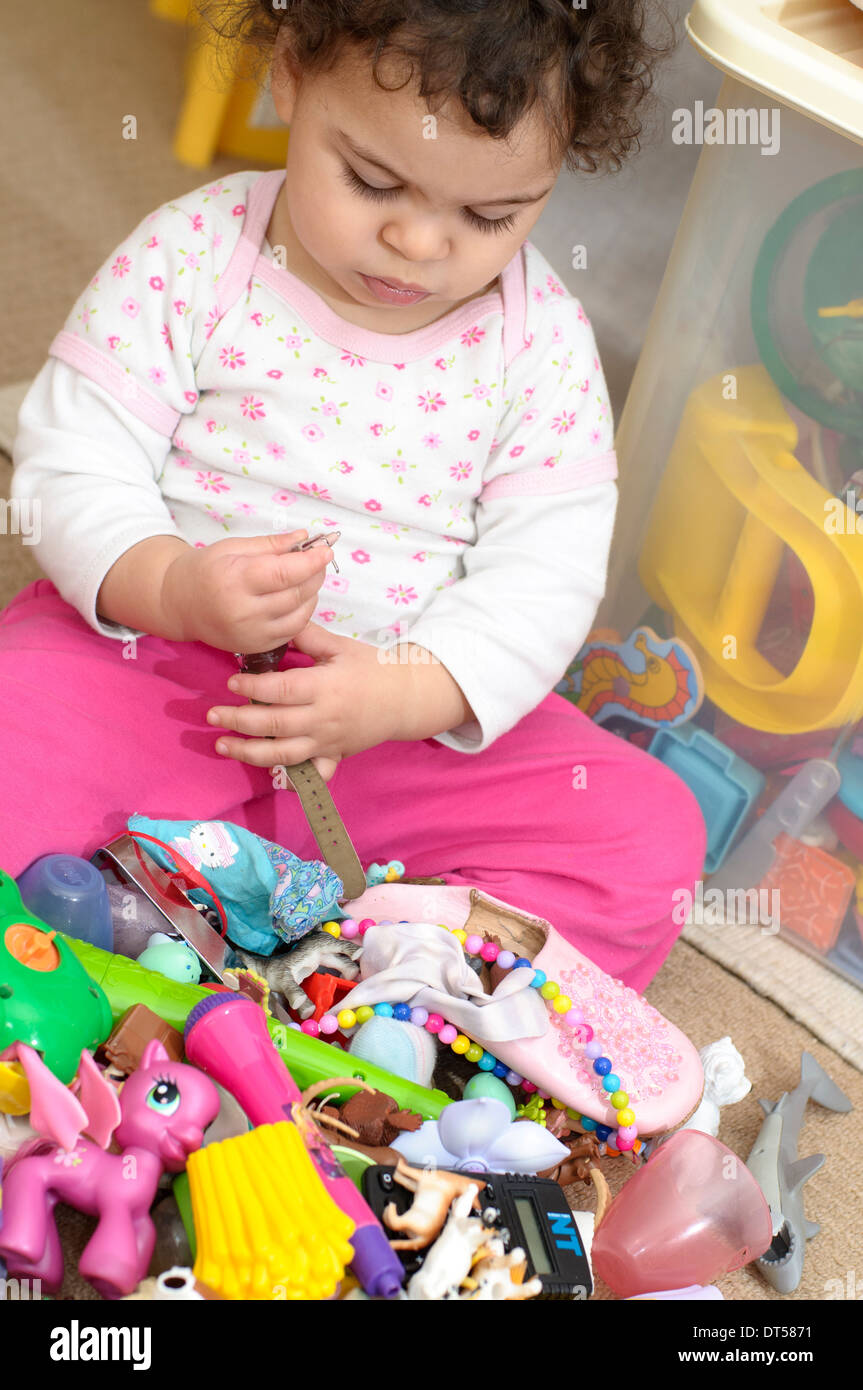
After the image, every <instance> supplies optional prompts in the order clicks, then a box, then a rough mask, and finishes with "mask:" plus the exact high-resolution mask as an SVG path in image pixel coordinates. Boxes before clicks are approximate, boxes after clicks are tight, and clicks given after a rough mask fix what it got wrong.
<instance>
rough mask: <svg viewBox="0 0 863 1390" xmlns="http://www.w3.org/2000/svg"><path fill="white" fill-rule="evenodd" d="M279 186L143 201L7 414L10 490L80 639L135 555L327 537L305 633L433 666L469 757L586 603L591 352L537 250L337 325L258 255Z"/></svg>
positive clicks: (593, 594)
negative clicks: (453, 301)
mask: <svg viewBox="0 0 863 1390" xmlns="http://www.w3.org/2000/svg"><path fill="white" fill-rule="evenodd" d="M283 178H284V172H283V171H281V170H279V171H273V172H268V173H265V174H261V173H258V172H255V171H250V172H245V173H240V174H235V175H232V176H231V177H230V179H228V180H223V181H220V182H219V183H216V184H213V185H208V186H206V187H203V188H199V189H196V190H195V191H194V192H192V193H189V194H187V195H185V196H184V197H182V198H179V199H177V200H176V201H174V202H171V203H166V204H164V205H163V206H162V207H160V208H158V209H157V210H156V211H155V212H154V213H152V214H150V216H149V217H147V218H145V219H144V221H143V222H142V223H141V224H140V225H139V226H138V227H137V228H136V229H135V230H134V231H133V232H132V233H131V235H130V236H129V237H127V238H126V240H125V241H124V242H123V243H121V245H120V246H119V247H117V249H116V250H115V251H114V252H113V253H112V254H111V256H109V257H108V259H107V260H106V261H105V263H104V264H103V266H102V267H101V268H100V270H99V271H98V272H97V274H96V275H95V276H94V277H93V279H92V280H91V282H90V284H89V285H88V286H87V288H86V289H85V290H84V291H83V293H82V294H81V295H80V296H79V298H78V300H77V302H76V304H75V305H74V307H73V309H72V311H71V312H70V314H69V317H68V319H67V321H66V324H65V326H64V328H63V330H62V331H61V332H60V333H59V334H58V335H57V337H56V338H55V340H54V342H53V343H52V345H51V348H50V357H49V360H48V362H47V363H46V364H45V366H44V367H43V368H42V370H41V372H40V373H39V375H38V376H37V378H36V380H35V382H34V384H33V386H32V387H31V389H30V391H29V393H28V395H27V397H26V398H25V401H24V403H23V405H22V408H21V412H20V416H19V428H18V435H17V438H16V442H15V449H14V463H15V471H14V475H13V496H14V497H15V498H18V499H20V500H24V499H28V500H29V501H30V502H31V504H32V505H34V506H38V508H39V522H40V526H39V540H38V542H37V544H36V545H35V546H34V550H35V554H36V558H37V560H38V562H39V564H40V565H41V567H42V569H43V570H44V572H45V573H46V574H47V575H48V576H49V578H51V579H52V580H53V582H54V583H55V584H56V586H57V588H58V589H59V591H60V593H61V594H62V595H63V597H64V598H65V599H66V600H67V601H68V602H69V603H70V604H72V605H73V606H74V607H75V608H76V609H77V610H78V611H79V612H80V613H81V614H82V616H83V617H84V618H85V620H86V621H87V622H88V623H89V624H90V626H91V627H93V628H94V629H95V630H96V631H97V632H99V633H101V634H103V635H104V636H105V637H107V638H113V639H120V640H127V639H128V638H129V637H130V636H140V635H142V634H140V633H136V632H135V631H134V630H133V629H129V628H125V627H121V626H119V625H115V624H113V623H107V622H104V621H102V620H101V619H100V618H99V617H98V615H97V613H96V598H97V595H98V591H99V588H100V586H101V583H102V581H103V579H104V577H105V575H106V574H107V572H108V570H109V569H110V568H111V566H112V565H113V564H114V562H115V561H116V560H117V559H119V557H120V556H121V555H122V554H123V553H124V552H125V551H126V550H128V549H129V548H130V547H131V546H133V545H136V544H137V543H138V542H139V541H142V540H145V539H147V538H149V537H151V536H156V535H164V534H171V535H177V536H179V537H181V538H182V539H185V540H186V541H188V542H189V543H191V544H193V545H207V544H210V543H211V542H213V541H215V540H218V539H219V538H221V537H224V536H228V535H230V536H252V535H261V534H264V533H267V532H271V531H279V530H285V531H287V530H295V529H296V528H298V527H306V528H307V529H308V531H309V533H310V534H313V533H315V532H316V531H320V530H339V531H340V532H341V538H340V540H339V542H338V545H337V552H336V553H337V555H338V559H339V566H340V573H339V574H338V575H335V574H333V573H331V572H329V571H328V577H327V579H326V580H325V582H324V586H323V588H322V590H321V593H320V596H319V602H318V606H317V609H316V612H315V621H316V622H319V623H321V624H326V625H327V626H329V627H330V628H331V629H332V630H333V631H336V632H339V633H341V634H343V635H345V636H348V637H353V638H356V639H359V640H361V641H365V642H369V643H372V644H374V645H376V646H379V647H390V646H394V645H395V644H396V643H398V642H405V641H410V642H412V643H415V644H417V645H418V646H421V647H424V648H426V649H427V650H429V651H430V652H432V653H433V654H434V655H435V656H436V657H438V658H439V659H440V660H441V661H442V662H443V664H444V665H445V666H446V667H447V669H448V670H449V671H450V673H451V674H452V676H453V677H454V679H455V680H456V681H457V682H458V684H459V686H460V687H461V689H462V691H463V692H464V695H465V698H466V699H467V700H468V702H469V704H470V705H471V707H472V709H473V710H474V712H475V714H476V723H471V724H468V725H463V726H462V727H461V728H459V729H457V730H452V731H450V732H449V733H445V734H441V735H440V736H439V741H440V742H442V743H444V744H447V745H448V746H450V747H453V748H457V749H459V750H461V751H464V752H478V751H480V750H481V749H483V748H486V747H487V746H488V745H489V744H490V743H491V742H493V740H494V739H496V738H498V737H499V736H500V735H501V734H502V733H504V732H506V731H507V730H508V729H510V728H512V727H513V725H514V724H516V723H517V722H518V720H519V719H521V718H522V717H523V716H524V715H525V714H527V713H528V712H529V711H530V710H532V709H533V708H535V706H536V705H537V704H538V703H539V702H540V701H541V700H542V699H543V698H544V697H545V695H546V694H548V692H549V690H551V688H552V687H553V686H554V685H555V683H556V682H557V681H558V680H559V679H560V677H561V676H562V674H563V672H564V670H565V669H566V666H567V665H568V663H569V662H570V661H571V659H572V657H573V656H574V654H575V652H576V651H577V650H578V649H579V647H580V646H581V645H582V643H583V641H584V639H585V637H586V636H587V633H588V631H589V630H590V627H591V625H592V623H593V620H594V617H595V614H596V609H597V607H598V604H599V601H600V599H601V597H602V595H603V592H604V587H605V576H606V569H607V563H608V551H609V546H610V542H611V535H612V530H613V525H614V516H615V509H616V502H617V489H616V485H615V482H614V479H615V478H616V476H617V468H616V461H615V456H614V452H613V425H612V418H611V409H610V405H609V401H608V394H607V390H606V386H605V379H604V376H603V372H602V367H601V364H600V361H599V357H598V354H597V349H596V343H595V340H594V335H593V332H592V329H591V326H590V323H589V321H588V319H587V316H586V314H585V312H584V310H583V308H582V306H581V304H580V302H579V301H578V300H577V299H576V298H574V297H573V296H572V295H571V294H570V293H569V292H568V291H567V290H566V288H565V287H564V286H563V285H562V284H561V283H560V281H559V280H558V279H557V277H556V276H555V274H554V271H553V270H552V269H551V267H550V265H549V264H548V262H547V261H546V259H545V258H544V257H543V256H542V254H541V253H540V252H539V251H538V250H537V248H536V247H535V246H533V244H532V243H531V242H525V244H524V246H523V247H522V248H521V249H520V250H519V252H518V253H517V254H516V255H515V256H514V257H513V259H512V260H511V261H510V262H509V264H508V265H507V266H506V267H505V268H504V270H503V271H502V273H501V276H500V287H499V289H498V288H495V289H494V290H493V291H491V292H488V293H486V294H485V295H484V296H483V297H482V298H480V299H475V300H472V301H469V302H468V303H466V304H464V305H462V306H461V307H460V308H457V309H455V310H452V311H451V312H450V313H448V314H446V315H445V316H444V317H443V318H441V319H438V320H437V321H436V322H435V323H432V324H430V325H428V326H427V327H425V328H421V329H418V330H416V331H415V332H411V333H404V334H384V333H376V332H371V331H369V330H367V329H363V328H360V327H358V326H357V325H354V324H351V323H348V322H346V321H345V320H343V319H341V318H339V316H338V315H337V314H336V313H335V312H334V311H333V310H332V309H331V308H330V307H329V305H327V304H326V302H325V301H324V300H323V299H322V298H321V297H320V296H319V295H318V294H316V293H315V291H313V290H312V289H311V288H310V287H309V286H307V285H306V284H305V283H304V282H303V281H302V280H300V279H299V278H298V277H297V276H295V275H294V274H292V273H291V272H290V271H288V270H286V269H284V268H283V267H281V266H280V265H279V264H278V263H277V262H276V261H275V260H274V259H273V258H272V253H271V251H270V248H269V247H268V245H267V243H266V240H265V231H266V227H267V225H268V222H269V218H270V215H271V212H272V208H273V205H274V203H275V199H276V197H277V195H278V192H279V189H280V187H281V182H282V180H283Z"/></svg>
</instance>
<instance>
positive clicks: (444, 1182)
mask: <svg viewBox="0 0 863 1390" xmlns="http://www.w3.org/2000/svg"><path fill="white" fill-rule="evenodd" d="M393 1177H394V1178H395V1180H396V1182H400V1183H401V1185H402V1186H403V1187H406V1188H407V1189H408V1191H409V1192H414V1193H415V1194H416V1195H415V1197H414V1200H413V1202H412V1203H411V1205H410V1207H409V1208H408V1210H407V1211H406V1212H405V1213H404V1214H403V1215H402V1216H400V1215H399V1213H398V1210H397V1208H396V1204H395V1202H390V1203H389V1205H388V1206H386V1207H384V1212H383V1219H384V1225H385V1226H388V1227H389V1229H390V1230H391V1231H407V1232H408V1238H407V1239H405V1240H391V1241H390V1245H391V1246H392V1248H393V1250H422V1249H423V1248H424V1247H425V1246H426V1245H431V1243H432V1241H433V1240H436V1239H437V1237H438V1236H439V1235H440V1233H441V1231H442V1230H443V1227H444V1223H445V1221H446V1219H447V1217H448V1215H449V1209H450V1205H451V1203H452V1202H454V1201H455V1199H456V1197H460V1196H461V1195H462V1193H464V1192H466V1191H467V1189H468V1188H469V1187H471V1186H474V1187H485V1182H484V1181H483V1179H482V1178H480V1177H478V1176H477V1174H476V1173H471V1174H470V1176H465V1177H462V1175H461V1174H460V1173H447V1172H445V1171H443V1170H442V1169H440V1168H433V1169H430V1170H429V1169H425V1168H411V1167H410V1166H409V1165H408V1164H407V1163H405V1161H404V1159H403V1158H399V1161H398V1163H397V1164H396V1170H395V1172H394V1174H393ZM474 1205H475V1206H476V1205H477V1203H476V1200H475V1199H474Z"/></svg>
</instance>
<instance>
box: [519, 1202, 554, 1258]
mask: <svg viewBox="0 0 863 1390" xmlns="http://www.w3.org/2000/svg"><path fill="white" fill-rule="evenodd" d="M514 1203H515V1209H516V1212H517V1213H518V1220H519V1224H520V1226H521V1229H522V1233H523V1235H524V1241H525V1245H526V1246H527V1253H528V1255H529V1256H530V1262H531V1264H532V1265H533V1268H534V1271H535V1273H536V1274H553V1273H554V1270H553V1268H552V1265H551V1262H550V1261H549V1258H548V1246H547V1245H546V1243H545V1241H544V1239H543V1235H542V1231H541V1229H540V1225H539V1222H538V1221H537V1219H536V1207H535V1206H534V1204H533V1202H532V1201H531V1199H530V1198H529V1197H516V1198H514Z"/></svg>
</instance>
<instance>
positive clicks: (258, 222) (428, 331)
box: [218, 169, 526, 366]
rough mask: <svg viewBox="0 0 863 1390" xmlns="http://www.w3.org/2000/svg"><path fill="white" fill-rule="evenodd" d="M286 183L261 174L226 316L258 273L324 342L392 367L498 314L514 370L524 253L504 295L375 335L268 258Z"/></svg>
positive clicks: (504, 279) (231, 273)
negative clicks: (265, 248)
mask: <svg viewBox="0 0 863 1390" xmlns="http://www.w3.org/2000/svg"><path fill="white" fill-rule="evenodd" d="M284 179H285V172H284V170H283V169H271V170H268V171H267V173H265V174H261V175H260V177H259V178H257V179H256V180H255V182H254V184H253V185H252V188H251V190H250V192H249V196H248V200H247V210H246V221H245V224H244V227H243V233H242V236H241V237H240V240H239V242H238V244H237V246H236V247H235V249H234V253H233V255H232V257H231V260H230V263H229V265H228V267H227V269H226V271H225V273H224V275H223V276H222V278H221V279H220V281H219V285H218V297H219V308H220V313H221V314H224V313H226V312H227V310H228V308H229V307H230V306H231V304H233V302H234V300H235V299H236V298H237V297H238V295H239V293H240V291H241V289H242V286H243V285H244V284H245V283H246V281H247V280H248V279H249V278H250V276H251V275H252V274H253V273H254V274H255V275H256V276H257V278H258V279H259V280H260V281H261V282H262V283H263V284H265V285H266V286H267V287H268V288H269V289H271V290H272V291H273V292H274V293H275V294H277V295H278V296H279V298H280V299H283V300H284V301H285V302H286V303H288V304H290V305H292V306H293V307H294V308H295V309H297V311H298V312H299V313H301V314H302V316H303V318H304V319H305V321H306V322H307V323H308V325H309V327H310V328H311V329H313V331H314V332H315V333H317V334H318V336H319V337H321V338H323V339H324V340H325V341H326V342H328V343H330V344H331V346H333V347H339V348H344V349H345V351H346V352H349V353H353V354H355V355H356V356H357V357H360V358H363V359H367V360H369V361H372V362H380V363H386V364H389V365H392V366H395V365H400V364H401V363H403V362H405V363H406V362H417V361H419V360H420V359H421V358H423V357H426V356H427V355H428V354H430V353H432V352H434V351H435V350H436V349H437V348H444V347H445V346H446V345H447V344H448V343H450V342H451V341H452V339H453V338H454V337H456V336H458V335H459V334H461V333H466V332H468V331H469V330H470V329H471V328H473V327H475V326H476V325H477V324H478V323H479V322H480V321H481V320H482V319H484V318H486V317H488V316H490V315H492V314H496V313H500V314H502V315H503V320H504V325H503V338H504V358H505V365H507V366H508V365H509V361H510V360H511V358H512V357H513V356H515V355H516V354H517V353H518V352H520V351H521V349H522V348H523V347H524V346H525V336H524V325H525V305H526V296H525V281H524V276H525V266H524V254H523V250H522V248H519V250H518V251H517V252H516V253H515V255H514V256H513V257H512V258H511V260H510V261H509V262H508V263H507V264H506V265H505V266H504V268H503V270H502V271H501V275H500V281H501V288H500V291H498V290H491V291H490V292H489V293H488V294H485V295H483V296H482V298H480V299H472V300H471V301H470V302H469V303H468V304H463V305H462V306H461V308H459V309H454V310H452V311H451V312H450V313H448V314H445V315H444V316H443V318H440V319H437V320H436V321H435V322H434V323H430V324H428V325H427V326H426V327H425V328H417V329H414V330H413V331H412V332H410V333H375V332H373V331H372V330H371V329H367V328H361V327H360V326H359V325H358V324H354V323H349V322H348V321H347V320H346V319H343V318H340V317H339V315H338V314H337V313H335V311H334V310H333V309H331V308H330V306H329V304H327V303H326V301H325V300H324V299H322V298H321V296H320V295H319V294H318V293H317V292H316V291H315V290H313V289H312V288H311V287H310V286H309V285H307V284H306V283H305V281H303V280H301V279H300V278H299V276H297V275H295V274H294V273H293V271H290V270H287V269H284V268H283V267H282V266H279V265H276V264H275V262H273V261H271V260H268V259H267V257H266V256H264V255H263V254H262V245H263V241H264V235H265V232H266V230H267V226H268V224H269V220H270V217H271V216H272V212H273V208H274V207H275V204H276V199H277V197H278V196H279V191H280V189H281V187H282V184H283V183H284ZM238 282H239V283H238Z"/></svg>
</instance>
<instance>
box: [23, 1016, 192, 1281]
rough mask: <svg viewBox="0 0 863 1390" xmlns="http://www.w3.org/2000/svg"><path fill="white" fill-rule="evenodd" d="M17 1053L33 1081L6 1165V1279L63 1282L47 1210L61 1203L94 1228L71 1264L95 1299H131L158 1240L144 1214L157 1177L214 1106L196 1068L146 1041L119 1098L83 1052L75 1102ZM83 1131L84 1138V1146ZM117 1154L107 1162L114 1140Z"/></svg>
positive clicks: (180, 1159)
mask: <svg viewBox="0 0 863 1390" xmlns="http://www.w3.org/2000/svg"><path fill="white" fill-rule="evenodd" d="M13 1052H14V1053H16V1055H17V1059H18V1061H20V1062H21V1064H22V1066H23V1068H24V1071H25V1072H26V1075H27V1080H28V1081H29V1083H30V1096H31V1111H30V1122H31V1124H32V1126H33V1128H34V1129H35V1130H37V1131H38V1133H39V1134H41V1135H45V1136H46V1138H44V1139H35V1140H31V1141H29V1142H28V1143H26V1144H25V1145H23V1147H22V1148H21V1149H20V1150H19V1152H18V1154H17V1155H16V1156H15V1158H14V1159H13V1160H12V1162H11V1163H9V1164H8V1165H7V1166H6V1169H5V1172H4V1175H3V1222H2V1225H0V1257H2V1258H3V1259H4V1260H5V1261H6V1264H7V1267H8V1270H9V1273H10V1274H11V1275H18V1276H28V1277H30V1278H36V1279H41V1281H42V1285H43V1287H44V1289H45V1291H46V1292H48V1293H56V1292H58V1291H59V1289H60V1287H61V1285H62V1282H63V1252H62V1249H61V1246H60V1237H59V1235H58V1233H57V1227H56V1224H55V1221H54V1208H55V1206H56V1205H57V1203H58V1202H66V1203H67V1204H68V1205H69V1206H70V1207H76V1208H77V1210H78V1211H82V1212H86V1213H87V1215H89V1216H96V1217H98V1219H99V1224H98V1226H97V1227H96V1230H95V1231H94V1233H93V1235H92V1237H91V1239H90V1240H89V1242H88V1243H87V1245H86V1247H85V1249H84V1251H83V1253H82V1255H81V1259H80V1261H79V1264H78V1268H79V1270H80V1272H81V1274H82V1275H83V1276H84V1278H85V1279H87V1280H89V1282H90V1283H91V1284H92V1285H93V1287H94V1289H96V1291H97V1293H100V1294H101V1295H102V1296H103V1297H104V1298H121V1297H122V1296H123V1295H124V1294H127V1293H131V1292H132V1290H133V1289H134V1288H136V1287H137V1285H138V1284H139V1283H140V1281H141V1280H142V1279H143V1278H144V1276H145V1275H146V1273H147V1269H148V1267H149V1264H150V1260H151V1258H152V1254H153V1247H154V1245H155V1242H156V1231H155V1227H154V1226H153V1222H152V1221H151V1219H150V1205H151V1203H152V1201H153V1198H154V1197H155V1195H156V1188H157V1186H158V1182H159V1178H160V1177H161V1175H162V1172H163V1170H164V1169H167V1170H168V1171H169V1172H172V1173H179V1172H180V1171H181V1170H182V1169H183V1167H184V1166H185V1163H186V1159H187V1157H188V1155H189V1154H190V1153H193V1152H194V1150H195V1149H198V1148H200V1146H201V1143H202V1141H203V1137H204V1130H205V1129H206V1127H207V1126H208V1125H209V1124H211V1123H212V1121H213V1120H214V1119H215V1118H216V1115H217V1113H218V1110H219V1096H218V1092H217V1091H216V1088H215V1086H214V1085H213V1083H212V1082H211V1081H210V1080H209V1079H208V1078H207V1077H206V1076H204V1075H203V1073H202V1072H200V1071H197V1070H196V1068H195V1067H191V1066H188V1065H186V1064H184V1063H181V1062H174V1061H172V1060H171V1059H170V1057H169V1056H168V1053H167V1052H166V1051H165V1048H164V1047H163V1046H162V1044H161V1043H160V1042H157V1041H153V1042H151V1043H148V1045H147V1047H146V1048H145V1050H144V1055H143V1057H142V1058H141V1065H140V1066H139V1067H138V1068H137V1069H136V1070H135V1071H134V1072H133V1073H132V1075H131V1076H130V1077H129V1079H128V1080H127V1081H126V1082H125V1084H124V1086H123V1088H122V1090H121V1091H120V1094H119V1099H118V1095H117V1092H116V1091H115V1089H114V1087H113V1086H112V1085H111V1084H110V1082H108V1081H106V1080H105V1079H104V1077H103V1076H102V1073H101V1072H100V1070H99V1068H98V1067H97V1066H96V1063H95V1062H94V1061H93V1059H92V1057H91V1056H90V1054H89V1052H86V1051H85V1052H82V1053H81V1063H80V1067H79V1071H78V1077H79V1083H80V1084H79V1088H78V1098H77V1099H76V1097H75V1096H74V1095H73V1094H72V1092H71V1091H70V1090H68V1089H67V1088H66V1087H65V1086H64V1085H62V1083H61V1082H59V1081H58V1080H57V1078H56V1077H55V1076H53V1075H52V1073H51V1072H50V1071H49V1070H48V1068H47V1067H46V1066H45V1064H44V1062H42V1060H41V1058H40V1057H39V1055H38V1053H36V1052H34V1051H33V1049H32V1048H30V1047H27V1046H26V1045H25V1044H23V1043H16V1044H14V1046H13V1047H12V1048H11V1049H9V1050H8V1052H7V1054H6V1055H7V1057H8V1055H9V1054H10V1053H13ZM85 1131H86V1133H87V1134H89V1135H91V1136H92V1139H82V1138H81V1137H80V1136H81V1134H83V1133H84V1132H85ZM112 1137H113V1139H114V1141H115V1145H117V1146H119V1148H120V1150H121V1152H119V1153H108V1152H107V1149H108V1145H109V1143H110V1142H111V1140H112Z"/></svg>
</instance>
